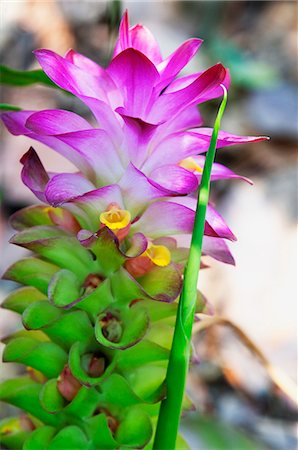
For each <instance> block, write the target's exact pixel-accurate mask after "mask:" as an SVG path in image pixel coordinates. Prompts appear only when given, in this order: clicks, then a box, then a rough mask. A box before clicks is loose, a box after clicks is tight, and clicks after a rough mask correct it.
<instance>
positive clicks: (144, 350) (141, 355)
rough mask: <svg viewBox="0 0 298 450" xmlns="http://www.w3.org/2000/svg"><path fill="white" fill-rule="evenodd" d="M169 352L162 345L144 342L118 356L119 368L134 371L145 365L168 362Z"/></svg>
mask: <svg viewBox="0 0 298 450" xmlns="http://www.w3.org/2000/svg"><path fill="white" fill-rule="evenodd" d="M169 354H170V352H169V350H167V349H165V348H163V347H161V346H160V345H158V344H156V343H154V342H150V341H148V340H143V341H141V342H139V343H138V344H136V345H134V346H133V347H131V348H128V349H126V350H125V352H119V353H118V354H117V367H118V368H119V370H121V371H126V370H128V371H129V370H134V369H135V368H138V367H140V366H142V365H144V364H148V363H153V362H158V361H167V360H168V358H169Z"/></svg>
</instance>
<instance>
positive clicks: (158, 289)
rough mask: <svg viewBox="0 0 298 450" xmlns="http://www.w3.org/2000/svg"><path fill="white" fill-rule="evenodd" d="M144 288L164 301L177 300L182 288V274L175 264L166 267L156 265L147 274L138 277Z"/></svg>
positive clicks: (155, 297)
mask: <svg viewBox="0 0 298 450" xmlns="http://www.w3.org/2000/svg"><path fill="white" fill-rule="evenodd" d="M138 282H139V283H140V284H141V286H142V287H143V289H145V291H146V292H147V293H148V294H149V295H150V296H151V297H153V298H154V299H156V300H160V301H162V302H171V301H173V300H175V299H176V298H177V297H178V295H179V293H180V290H181V285H182V281H181V275H180V272H179V270H178V269H177V268H176V266H175V265H174V264H169V265H168V266H166V267H157V266H155V267H154V268H153V269H152V270H150V272H148V273H147V274H146V275H145V276H143V277H141V278H139V279H138Z"/></svg>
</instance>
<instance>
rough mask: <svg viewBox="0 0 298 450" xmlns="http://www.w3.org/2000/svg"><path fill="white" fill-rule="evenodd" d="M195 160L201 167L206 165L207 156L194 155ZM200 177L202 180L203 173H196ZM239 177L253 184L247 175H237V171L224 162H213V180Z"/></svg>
mask: <svg viewBox="0 0 298 450" xmlns="http://www.w3.org/2000/svg"><path fill="white" fill-rule="evenodd" d="M194 160H195V161H196V163H197V164H198V165H199V166H200V167H202V168H203V167H204V164H205V156H196V157H194ZM196 175H197V177H198V180H201V178H202V174H196ZM234 178H236V179H239V180H243V181H246V182H247V183H249V184H253V182H252V181H251V180H250V179H249V178H246V177H243V176H241V175H237V174H236V173H235V172H233V171H232V170H231V169H228V168H227V167H226V166H224V165H223V164H219V163H213V165H212V171H211V181H217V180H230V179H234Z"/></svg>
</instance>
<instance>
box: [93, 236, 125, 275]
mask: <svg viewBox="0 0 298 450" xmlns="http://www.w3.org/2000/svg"><path fill="white" fill-rule="evenodd" d="M88 248H90V250H91V251H92V252H93V253H94V254H95V256H96V258H97V261H98V264H99V266H100V271H101V272H102V273H103V275H104V276H109V275H111V274H112V273H113V272H115V271H116V270H118V269H119V268H120V267H121V266H122V264H123V263H124V261H125V256H124V255H123V254H122V253H121V252H120V250H119V241H118V239H117V238H116V236H115V235H114V233H113V232H112V231H111V230H109V229H108V228H107V227H104V228H102V229H101V230H100V231H98V232H97V233H96V234H95V235H94V236H93V238H91V239H90V245H88Z"/></svg>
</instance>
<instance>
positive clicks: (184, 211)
mask: <svg viewBox="0 0 298 450" xmlns="http://www.w3.org/2000/svg"><path fill="white" fill-rule="evenodd" d="M194 216H195V213H194V211H192V210H191V209H189V208H187V207H185V206H182V205H178V204H177V203H172V202H155V203H152V204H151V205H149V207H148V208H147V209H146V211H145V212H144V214H142V216H141V218H140V219H139V220H138V221H137V222H135V223H133V224H132V226H131V233H134V232H141V233H143V234H145V236H148V237H150V238H153V239H154V238H158V237H161V236H169V235H172V234H188V233H191V232H192V228H193V223H194Z"/></svg>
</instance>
